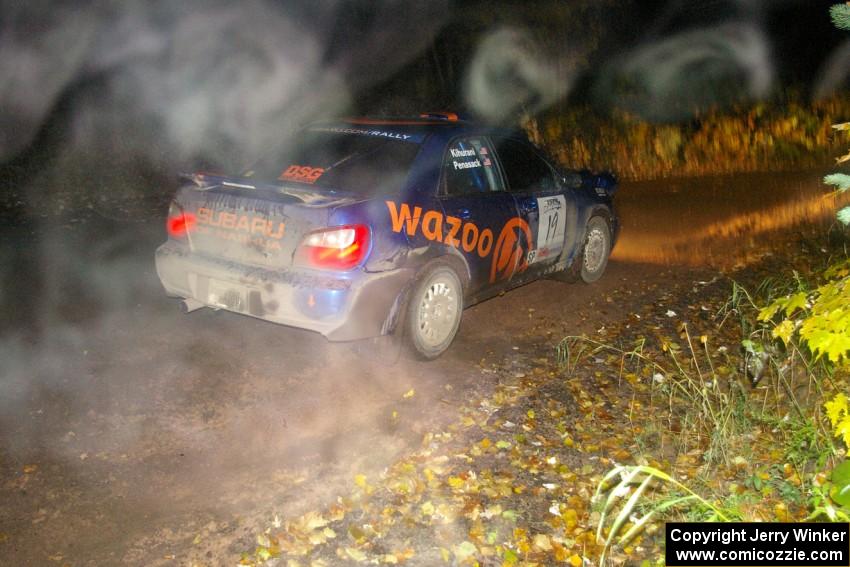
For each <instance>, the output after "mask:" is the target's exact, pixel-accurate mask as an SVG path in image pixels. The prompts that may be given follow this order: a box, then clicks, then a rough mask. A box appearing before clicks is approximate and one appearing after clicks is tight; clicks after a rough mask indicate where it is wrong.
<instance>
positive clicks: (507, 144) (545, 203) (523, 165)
mask: <svg viewBox="0 0 850 567" xmlns="http://www.w3.org/2000/svg"><path fill="white" fill-rule="evenodd" d="M496 153H497V155H498V158H499V162H500V164H501V166H502V169H503V170H504V172H505V178H506V180H507V187H508V190H509V192H510V194H511V196H513V198H514V200H515V202H516V207H517V211H518V213H519V216H520V217H521V218H522V219H523V220H524V221H525V223H527V225H528V226H529V228H530V229H531V233H532V235H533V244H532V245H531V246H530V250H529V251H528V255H527V257H526V263H527V266H526V269H525V270H523V272H522V275H521V277H518V278H516V280H517V281H515V283H519V282H521V281H526V280H528V279H534V278H536V277H539V276H541V275H542V274H544V273H547V272H551V271H553V270H554V269H556V265H557V264H558V260H559V259H562V258H565V257H567V255H569V253H570V252H571V251H572V247H573V246H574V244H575V235H574V233H575V231H576V226H577V223H578V208H577V207H576V204H575V201H574V199H573V196H572V193H571V191H570V190H569V189H568V188H566V187H565V186H564V185H563V184H562V183H560V181H559V179H560V178H559V176H558V174H557V173H556V172H555V171H554V170H553V168H552V167H551V166H550V165H549V163H548V162H547V161H546V160H545V159H544V158H543V157H542V156H541V155H540V153H539V152H538V151H537V150H536V148H534V147H533V146H532V145H531V144H529V143H528V142H525V141H523V140H518V139H514V138H499V139H497V140H496Z"/></svg>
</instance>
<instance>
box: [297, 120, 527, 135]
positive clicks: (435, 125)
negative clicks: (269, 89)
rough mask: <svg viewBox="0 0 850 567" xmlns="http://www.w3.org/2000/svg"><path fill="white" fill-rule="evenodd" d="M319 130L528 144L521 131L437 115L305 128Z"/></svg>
mask: <svg viewBox="0 0 850 567" xmlns="http://www.w3.org/2000/svg"><path fill="white" fill-rule="evenodd" d="M314 127H322V128H329V129H334V130H339V131H341V132H344V131H351V130H360V129H366V128H368V129H369V130H370V131H374V130H380V131H381V132H386V133H388V134H393V135H407V136H411V137H413V138H414V141H419V142H424V141H425V139H426V138H433V137H437V138H440V139H442V141H444V142H448V141H449V140H450V139H452V138H455V137H457V136H499V137H505V138H514V139H519V140H523V141H526V142H527V141H528V136H527V135H526V134H525V132H524V131H522V130H520V129H517V128H504V127H496V126H487V125H484V124H479V123H476V122H474V121H470V120H461V119H458V118H457V117H456V116H455V117H454V118H442V117H441V115H439V114H436V115H434V114H429V115H423V116H417V117H392V118H387V117H358V118H342V119H338V120H331V121H321V122H314V123H312V124H309V125H308V126H307V128H314Z"/></svg>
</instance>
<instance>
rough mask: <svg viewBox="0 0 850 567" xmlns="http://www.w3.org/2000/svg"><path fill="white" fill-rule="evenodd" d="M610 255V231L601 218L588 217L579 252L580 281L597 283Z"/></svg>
mask: <svg viewBox="0 0 850 567" xmlns="http://www.w3.org/2000/svg"><path fill="white" fill-rule="evenodd" d="M610 254H611V229H610V228H609V227H608V221H606V220H605V219H604V218H603V217H600V216H595V217H590V220H589V221H587V230H586V232H585V237H584V246H583V247H582V250H581V280H582V281H583V282H584V283H593V282H595V281H598V280H599V278H601V277H602V274H604V273H605V268H606V267H607V266H608V256H609V255H610Z"/></svg>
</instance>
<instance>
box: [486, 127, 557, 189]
mask: <svg viewBox="0 0 850 567" xmlns="http://www.w3.org/2000/svg"><path fill="white" fill-rule="evenodd" d="M496 151H497V152H498V154H499V160H501V162H502V167H503V168H504V170H505V176H506V177H507V178H508V188H509V189H510V191H512V192H526V191H550V190H553V189H555V188H556V185H555V179H554V177H553V174H552V168H550V167H549V165H548V164H547V163H546V162H545V161H543V158H541V157H540V156H539V155H538V154H537V152H536V151H534V148H532V147H531V146H529V145H528V144H524V143H522V142H519V141H516V140H510V139H503V140H499V141H498V142H497V145H496Z"/></svg>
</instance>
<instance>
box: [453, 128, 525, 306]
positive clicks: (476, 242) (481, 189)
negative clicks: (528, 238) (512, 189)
mask: <svg viewBox="0 0 850 567" xmlns="http://www.w3.org/2000/svg"><path fill="white" fill-rule="evenodd" d="M442 167H443V174H442V182H441V189H440V202H441V204H442V208H443V214H444V215H445V222H444V223H443V231H444V234H443V243H444V244H446V245H449V246H453V247H454V248H456V249H457V250H458V251H459V252H460V253H461V254H462V255H463V256H464V258H465V259H466V262H467V265H468V266H469V271H470V276H471V281H470V285H469V289H468V292H467V293H468V295H469V297H470V298H473V297H477V296H485V295H489V293H490V292H493V293H495V292H496V291H498V290H499V289H502V288H503V287H505V286H506V285H507V284H508V282H510V279H511V277H512V276H513V274H514V271H515V269H516V267H517V265H518V263H519V255H518V254H517V255H515V256H514V257H510V256H509V255H508V256H506V250H507V248H506V241H507V240H509V239H506V238H505V237H504V236H503V233H504V232H505V231H506V230H510V226H511V223H515V222H516V219H517V218H518V215H517V209H516V202H515V200H514V198H513V196H512V195H511V194H510V193H508V192H507V191H505V188H504V181H503V179H502V176H501V172H500V171H499V168H498V166H497V164H496V162H495V160H494V158H493V150H492V146H491V143H490V140H489V139H488V138H487V137H484V136H469V137H463V138H457V139H455V140H453V141H452V142H450V143H449V144H448V147H447V149H446V154H445V157H444V159H443V166H442ZM500 237H501V240H500Z"/></svg>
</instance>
